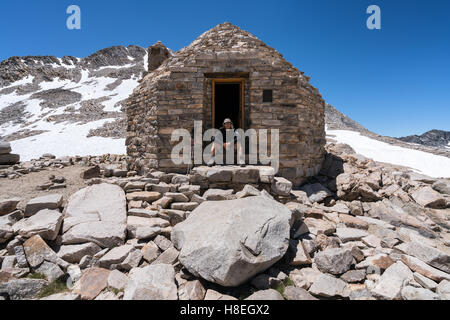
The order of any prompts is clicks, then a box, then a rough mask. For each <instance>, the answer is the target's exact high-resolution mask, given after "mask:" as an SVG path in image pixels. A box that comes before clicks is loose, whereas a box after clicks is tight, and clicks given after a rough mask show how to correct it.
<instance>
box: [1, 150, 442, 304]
mask: <svg viewBox="0 0 450 320" xmlns="http://www.w3.org/2000/svg"><path fill="white" fill-rule="evenodd" d="M328 151H329V153H328V155H327V158H326V161H325V165H324V168H323V170H322V171H321V173H320V174H319V175H318V176H316V177H313V178H311V180H310V181H308V183H307V184H305V185H304V186H302V187H301V188H300V189H299V190H292V185H291V183H290V182H289V181H287V180H285V179H283V178H279V177H274V175H273V172H272V170H271V168H268V167H251V166H250V167H246V168H240V167H213V168H208V167H197V168H194V170H193V171H192V172H191V173H190V174H188V175H179V174H166V173H162V172H158V171H153V172H151V173H150V174H148V175H147V176H145V177H143V176H137V175H136V173H134V172H127V171H126V170H124V169H123V160H124V159H121V158H120V157H118V156H105V157H92V158H68V159H52V157H51V155H47V157H46V158H45V157H44V158H41V159H40V160H39V161H36V162H34V163H33V164H32V165H31V164H28V166H25V167H27V170H28V172H25V171H24V172H22V173H20V172H17V171H20V170H21V169H18V168H17V167H16V169H14V168H13V167H11V168H8V169H3V170H6V174H5V173H3V175H2V176H3V178H0V187H1V190H2V195H1V198H3V200H1V201H0V243H1V244H0V263H1V269H0V299H11V300H20V299H57V300H59V299H63V300H76V299H86V300H93V299H96V300H114V299H124V300H133V299H155V300H159V299H169V300H175V299H180V300H203V299H205V300H210V299H213V300H224V299H230V300H233V299H248V300H254V299H257V300H261V299H262V300H264V299H268V300H282V299H287V300H315V299H350V300H361V299H362V300H373V299H389V300H390V299H395V300H400V299H404V300H417V299H419V300H425V299H427V300H428V299H431V300H440V299H450V247H449V246H450V232H449V230H450V224H449V220H450V181H449V180H435V179H432V178H428V177H425V176H419V175H417V174H414V173H412V172H410V171H408V170H407V169H405V168H401V167H395V166H389V165H386V164H379V163H375V162H373V161H372V160H370V159H367V158H364V157H362V156H360V155H357V154H354V153H353V152H352V150H351V149H350V148H349V147H348V146H346V145H333V144H332V145H329V146H328ZM16 166H17V165H16ZM20 167H24V164H21V165H20ZM16 174H17V175H18V176H17V177H15V175H16ZM61 185H65V187H63V186H61ZM51 186H53V187H55V186H56V188H51ZM94 280H95V281H94Z"/></svg>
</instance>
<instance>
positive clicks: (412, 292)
mask: <svg viewBox="0 0 450 320" xmlns="http://www.w3.org/2000/svg"><path fill="white" fill-rule="evenodd" d="M401 295H402V298H403V299H404V300H440V297H439V295H437V294H436V293H434V292H432V291H430V290H428V289H424V288H415V287H412V286H406V287H404V288H403V289H402V292H401Z"/></svg>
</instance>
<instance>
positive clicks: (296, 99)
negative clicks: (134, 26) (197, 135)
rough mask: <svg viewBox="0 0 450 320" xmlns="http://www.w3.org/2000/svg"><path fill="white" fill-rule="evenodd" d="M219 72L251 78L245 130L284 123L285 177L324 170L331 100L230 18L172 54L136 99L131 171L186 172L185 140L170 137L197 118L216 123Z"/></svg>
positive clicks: (132, 100) (131, 117)
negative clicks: (180, 147) (177, 153)
mask: <svg viewBox="0 0 450 320" xmlns="http://www.w3.org/2000/svg"><path fill="white" fill-rule="evenodd" d="M158 47H160V45H159V44H158ZM149 60H151V59H150V58H149ZM152 61H153V60H152ZM154 68H155V66H154V65H153V66H152V69H154ZM149 70H151V69H149ZM218 78H219V79H220V78H241V79H242V78H243V79H244V113H245V122H244V127H245V128H244V130H247V129H250V128H252V129H256V130H258V129H279V133H280V170H279V172H278V175H280V176H282V177H285V178H287V179H289V180H290V181H292V182H293V183H294V184H295V185H300V184H302V183H303V182H305V180H306V178H307V177H309V176H314V175H316V174H317V173H318V172H319V171H320V168H321V165H322V161H323V158H324V154H325V150H324V146H325V130H324V129H325V117H324V108H325V103H324V100H323V99H322V97H321V95H320V94H319V92H318V90H317V89H316V88H314V87H313V86H311V84H310V83H309V77H307V76H305V75H304V74H303V72H301V71H299V70H298V69H297V68H295V67H294V66H292V64H290V63H289V62H287V61H286V60H285V59H284V58H283V56H282V55H281V54H280V53H278V52H277V51H276V50H275V49H273V48H271V47H269V46H267V45H266V44H264V43H263V42H262V41H260V40H259V39H257V38H256V37H255V36H253V35H252V34H250V33H249V32H247V31H244V30H241V29H240V28H238V27H236V26H234V25H232V24H230V23H224V24H220V25H218V26H216V27H215V28H213V29H211V30H209V31H207V32H205V33H204V34H202V35H201V36H200V37H199V38H198V39H197V40H195V41H194V42H193V43H192V44H190V45H189V46H188V47H185V48H183V49H181V50H180V51H179V52H177V53H175V54H174V55H173V56H170V57H169V58H167V59H166V60H165V61H164V62H162V64H161V65H160V66H159V67H158V68H156V69H154V70H153V71H152V72H150V73H149V74H148V75H147V76H146V77H145V78H144V79H143V80H142V82H141V84H140V86H139V87H137V88H136V89H135V90H134V92H133V94H132V95H131V96H130V97H129V99H128V101H127V119H128V125H127V140H126V145H127V153H128V157H129V161H128V167H129V168H128V169H129V170H135V171H137V172H138V173H140V174H144V173H146V172H149V170H150V169H152V168H154V169H158V170H162V171H165V172H178V173H185V172H186V165H183V166H177V165H175V164H174V163H173V162H172V161H171V159H170V154H171V151H172V147H173V146H174V145H175V144H177V143H178V142H171V141H170V138H171V133H172V131H173V130H175V129H179V128H183V129H187V130H192V129H193V127H194V121H196V120H199V121H203V130H207V129H209V128H211V124H212V119H211V110H212V83H213V79H218ZM263 90H272V91H273V100H272V102H270V103H267V102H266V103H263ZM269 132H270V131H269ZM269 141H270V137H269ZM269 150H270V149H269Z"/></svg>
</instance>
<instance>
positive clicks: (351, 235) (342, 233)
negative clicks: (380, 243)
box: [336, 228, 369, 242]
mask: <svg viewBox="0 0 450 320" xmlns="http://www.w3.org/2000/svg"><path fill="white" fill-rule="evenodd" d="M368 235H369V234H368V233H367V232H366V231H363V230H360V229H355V228H336V236H337V237H338V238H339V239H341V240H342V242H348V241H355V240H361V238H364V237H366V236H368Z"/></svg>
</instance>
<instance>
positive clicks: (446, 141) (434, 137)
mask: <svg viewBox="0 0 450 320" xmlns="http://www.w3.org/2000/svg"><path fill="white" fill-rule="evenodd" d="M398 139H399V140H401V141H405V142H409V143H417V144H422V145H425V146H432V147H450V131H444V130H430V131H428V132H425V133H424V134H422V135H420V136H419V135H412V136H407V137H401V138H398Z"/></svg>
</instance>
